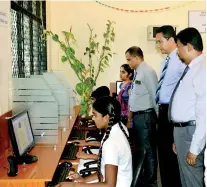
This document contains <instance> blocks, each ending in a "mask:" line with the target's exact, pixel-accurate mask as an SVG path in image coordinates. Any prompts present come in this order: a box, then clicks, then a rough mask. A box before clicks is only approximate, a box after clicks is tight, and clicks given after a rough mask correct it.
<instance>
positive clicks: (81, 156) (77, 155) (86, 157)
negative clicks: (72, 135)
mask: <svg viewBox="0 0 207 187" xmlns="http://www.w3.org/2000/svg"><path fill="white" fill-rule="evenodd" d="M76 157H77V158H81V159H84V160H87V159H89V154H87V153H84V152H78V153H77V154H76Z"/></svg>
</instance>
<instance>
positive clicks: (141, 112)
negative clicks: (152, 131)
mask: <svg viewBox="0 0 207 187" xmlns="http://www.w3.org/2000/svg"><path fill="white" fill-rule="evenodd" d="M153 111H154V109H153V108H149V109H147V110H140V111H137V112H133V114H134V115H137V114H146V113H149V112H153Z"/></svg>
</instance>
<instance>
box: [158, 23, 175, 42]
mask: <svg viewBox="0 0 207 187" xmlns="http://www.w3.org/2000/svg"><path fill="white" fill-rule="evenodd" d="M158 33H162V34H163V36H164V38H166V39H167V40H168V39H170V38H171V37H172V38H174V41H175V42H176V41H177V38H176V32H175V29H174V28H173V26H171V25H163V26H162V27H159V28H158V29H157V30H156V34H158Z"/></svg>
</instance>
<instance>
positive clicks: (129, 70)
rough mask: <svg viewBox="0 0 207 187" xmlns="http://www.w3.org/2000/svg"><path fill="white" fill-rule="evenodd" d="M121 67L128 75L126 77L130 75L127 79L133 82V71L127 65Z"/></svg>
mask: <svg viewBox="0 0 207 187" xmlns="http://www.w3.org/2000/svg"><path fill="white" fill-rule="evenodd" d="M121 67H122V68H124V70H125V71H126V72H127V73H128V75H130V74H131V76H130V77H129V78H130V80H133V77H134V70H133V69H131V68H130V66H129V64H122V65H121Z"/></svg>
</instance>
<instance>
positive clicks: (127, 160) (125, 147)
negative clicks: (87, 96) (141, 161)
mask: <svg viewBox="0 0 207 187" xmlns="http://www.w3.org/2000/svg"><path fill="white" fill-rule="evenodd" d="M120 113H121V107H120V104H119V102H118V101H117V100H115V99H113V98H112V97H102V98H100V99H98V100H96V101H95V102H94V104H93V120H94V121H95V123H96V126H97V128H99V129H102V128H103V129H105V135H104V138H103V140H102V142H101V147H100V150H99V159H98V169H99V171H98V172H97V173H95V174H92V175H90V176H88V177H85V178H82V177H81V176H80V175H78V174H77V173H74V174H72V175H69V178H71V179H73V180H75V181H76V182H74V183H68V182H62V183H60V184H59V185H57V186H56V187H87V186H94V187H102V186H106V187H112V186H113V187H129V186H130V184H131V181H132V155H131V149H130V145H129V141H128V135H129V134H128V131H127V128H126V127H125V126H124V125H123V124H122V123H121V122H120ZM97 178H98V179H99V181H102V182H99V183H95V184H86V183H87V182H90V181H93V180H95V179H97Z"/></svg>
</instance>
